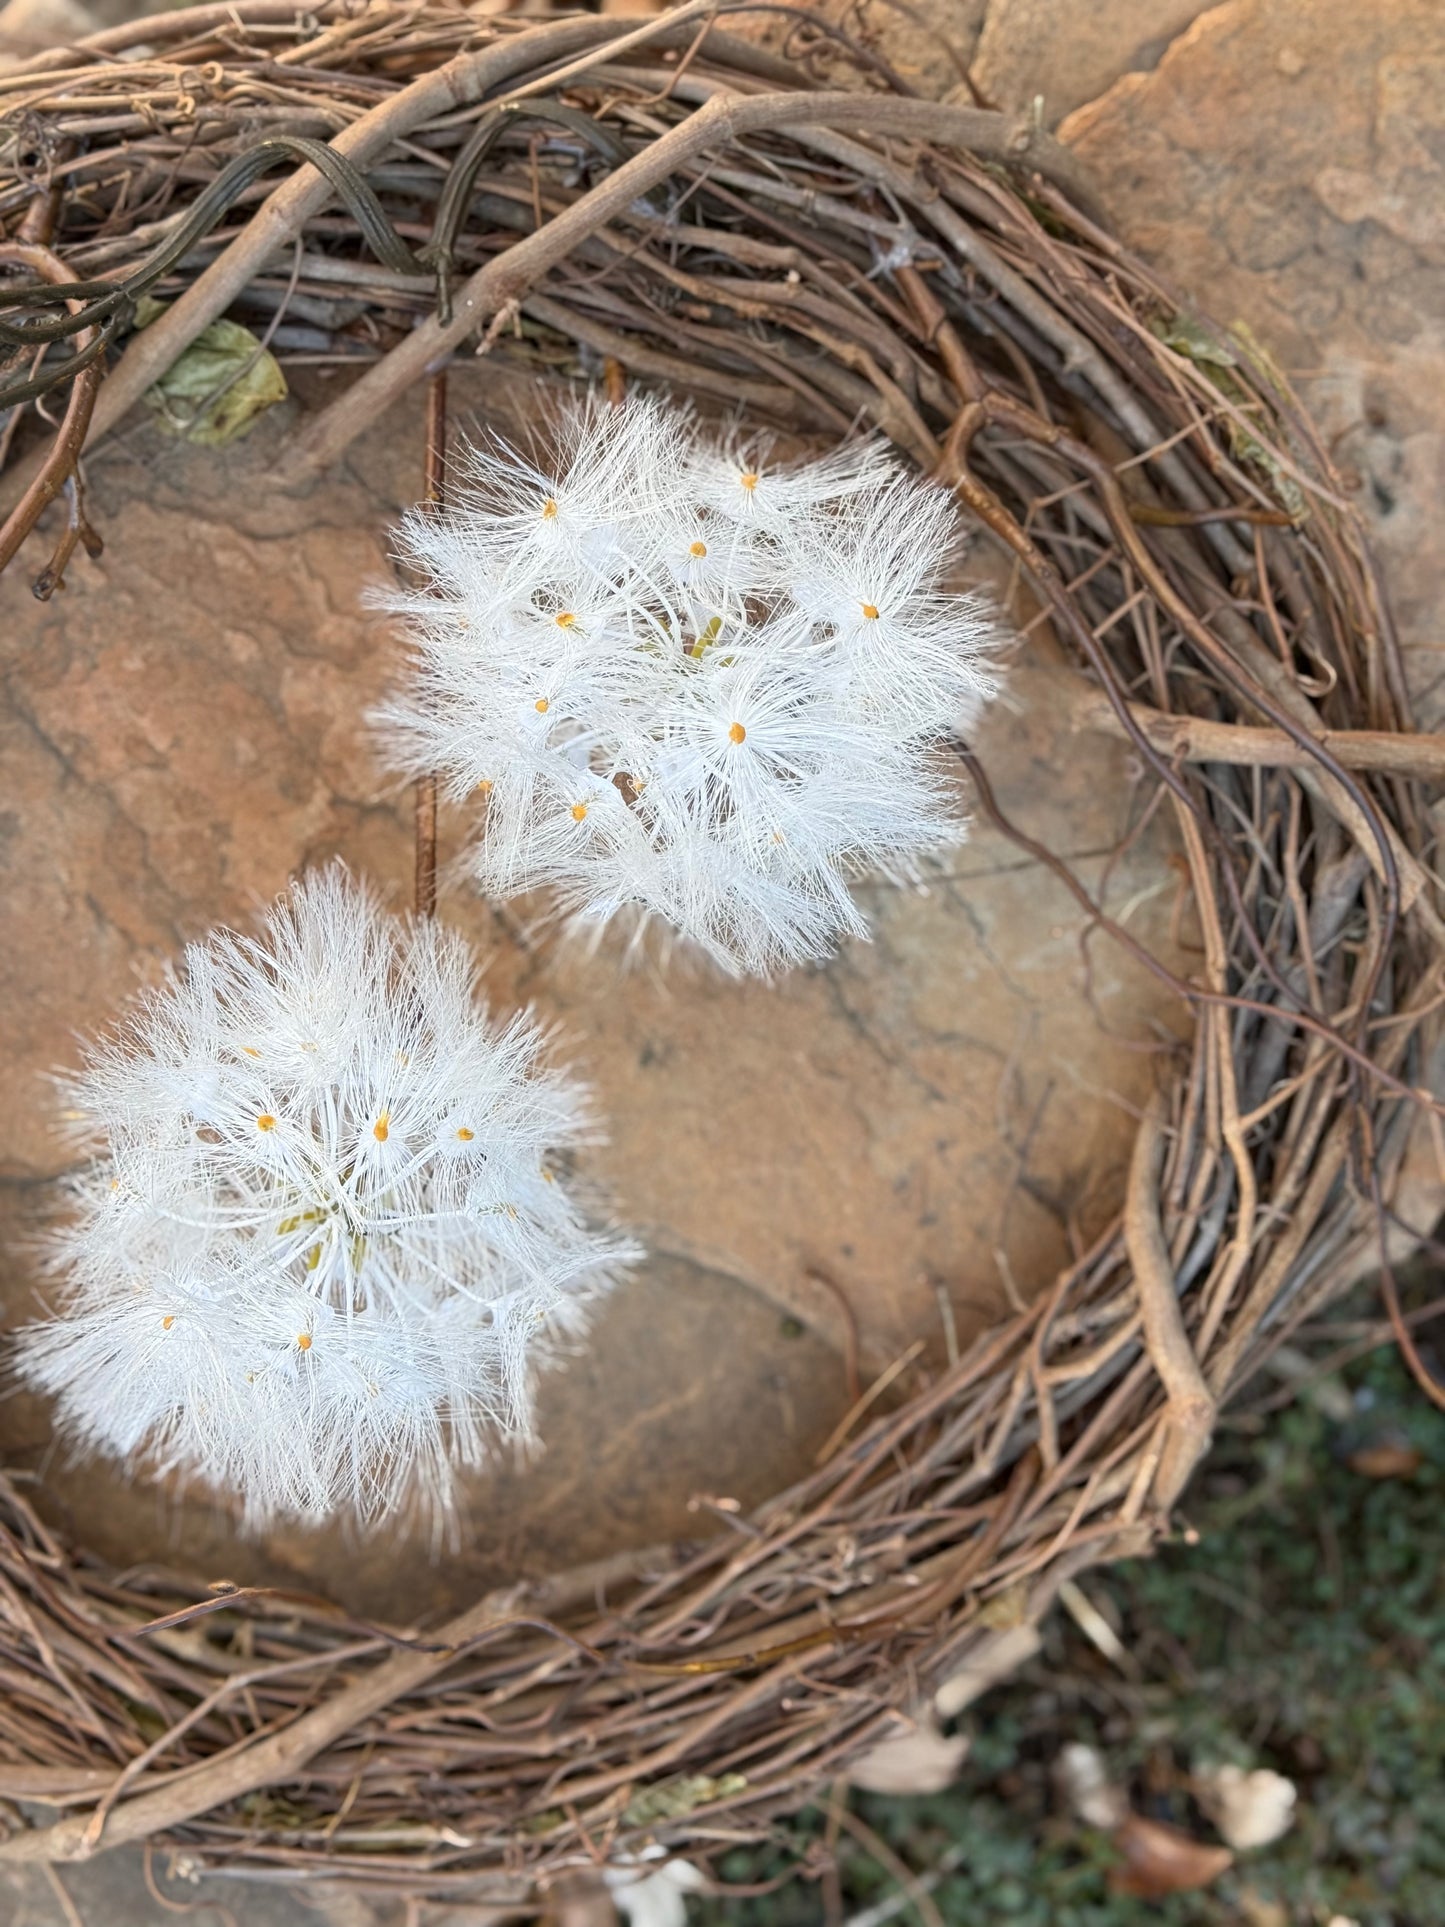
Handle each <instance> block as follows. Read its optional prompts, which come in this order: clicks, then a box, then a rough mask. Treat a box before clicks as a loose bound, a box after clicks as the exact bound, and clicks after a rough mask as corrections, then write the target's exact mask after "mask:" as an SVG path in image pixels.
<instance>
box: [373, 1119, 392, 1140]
mask: <svg viewBox="0 0 1445 1927" xmlns="http://www.w3.org/2000/svg"><path fill="white" fill-rule="evenodd" d="M371 1135H372V1136H373V1137H374V1138H375V1139H376V1141H377V1143H378V1144H385V1142H386V1140H387V1139H388V1138H389V1137H390V1136H391V1113H390V1111H383V1112H382V1114H381V1116H380V1117H379V1118H378V1119H377V1120H376V1122H375V1124H373V1125H372V1127H371Z"/></svg>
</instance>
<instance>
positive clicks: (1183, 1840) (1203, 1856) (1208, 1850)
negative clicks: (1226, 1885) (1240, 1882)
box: [1109, 1813, 1234, 1900]
mask: <svg viewBox="0 0 1445 1927" xmlns="http://www.w3.org/2000/svg"><path fill="white" fill-rule="evenodd" d="M1111 1838H1112V1840H1113V1843H1114V1845H1115V1847H1116V1848H1117V1849H1118V1851H1119V1853H1120V1855H1121V1856H1122V1858H1121V1859H1120V1861H1119V1864H1118V1865H1117V1866H1116V1867H1114V1868H1113V1869H1112V1871H1111V1872H1110V1875H1109V1885H1110V1887H1111V1888H1112V1889H1113V1891H1114V1892H1115V1893H1116V1894H1130V1895H1132V1896H1133V1897H1134V1898H1135V1899H1136V1900H1162V1899H1163V1898H1164V1897H1165V1895H1166V1894H1178V1893H1187V1892H1190V1891H1191V1890H1192V1889H1194V1888H1196V1887H1207V1886H1208V1885H1209V1884H1210V1882H1211V1881H1214V1880H1217V1879H1218V1878H1219V1876H1220V1875H1221V1874H1222V1873H1224V1872H1225V1871H1226V1870H1227V1869H1228V1868H1230V1867H1232V1866H1233V1865H1234V1855H1233V1854H1232V1853H1231V1852H1230V1850H1229V1848H1228V1847H1208V1846H1205V1845H1204V1843H1203V1842H1202V1841H1199V1840H1191V1839H1190V1837H1189V1835H1188V1834H1187V1833H1181V1832H1180V1831H1179V1829H1178V1828H1177V1827H1170V1826H1166V1825H1165V1824H1164V1822H1163V1821H1162V1820H1146V1819H1145V1818H1144V1816H1143V1815H1142V1814H1139V1813H1131V1814H1130V1815H1129V1816H1128V1817H1127V1818H1126V1819H1125V1821H1124V1822H1123V1824H1122V1825H1121V1826H1118V1827H1116V1828H1115V1829H1114V1832H1113V1834H1112V1835H1111Z"/></svg>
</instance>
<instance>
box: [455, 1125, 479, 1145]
mask: <svg viewBox="0 0 1445 1927" xmlns="http://www.w3.org/2000/svg"><path fill="white" fill-rule="evenodd" d="M457 1136H458V1137H459V1138H460V1139H461V1141H462V1143H463V1144H470V1143H471V1141H472V1139H473V1138H474V1137H475V1136H476V1132H475V1131H469V1130H468V1129H467V1127H466V1125H465V1124H459V1125H458V1126H457Z"/></svg>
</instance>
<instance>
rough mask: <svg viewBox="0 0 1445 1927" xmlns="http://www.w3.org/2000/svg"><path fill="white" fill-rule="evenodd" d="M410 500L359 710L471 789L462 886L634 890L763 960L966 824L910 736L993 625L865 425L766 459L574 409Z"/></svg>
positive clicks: (693, 428) (940, 531) (817, 938)
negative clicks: (402, 667)
mask: <svg viewBox="0 0 1445 1927" xmlns="http://www.w3.org/2000/svg"><path fill="white" fill-rule="evenodd" d="M458 493H459V505H458V506H457V507H455V508H454V509H453V510H452V511H451V513H449V514H447V515H445V516H440V517H439V516H436V515H435V514H434V513H431V512H426V511H419V512H417V513H416V514H415V515H413V516H412V517H410V518H409V519H408V521H407V523H406V527H405V535H404V544H405V550H406V554H407V556H408V559H409V560H410V561H411V562H412V563H414V564H415V565H417V566H418V567H419V568H421V569H422V570H423V571H424V572H425V574H426V575H427V577H428V579H429V582H430V585H431V586H430V590H429V592H428V593H425V594H405V595H395V594H393V595H389V596H386V597H384V598H381V606H383V607H385V608H388V609H390V610H391V611H392V612H393V613H398V614H401V615H403V616H405V617H406V618H408V621H409V625H410V632H411V635H412V638H413V641H414V643H415V659H414V663H413V666H412V671H411V674H410V678H409V682H408V685H407V687H406V688H405V689H404V690H403V691H402V692H401V694H399V695H398V696H397V697H396V698H395V699H394V700H393V701H392V702H391V703H390V704H389V705H388V706H387V707H386V708H385V709H384V710H383V711H382V712H381V714H380V717H379V722H380V724H381V727H382V731H383V735H384V739H385V743H386V748H387V752H388V754H389V757H390V760H391V761H392V763H393V764H394V766H395V767H397V768H398V769H399V770H403V771H406V772H408V773H410V774H420V773H422V772H425V771H429V770H437V771H439V772H440V774H441V777H442V780H443V782H444V784H445V785H446V787H447V789H448V790H449V791H450V793H451V795H452V796H453V797H454V798H457V799H463V798H467V797H472V798H477V799H480V798H483V797H484V798H485V817H484V827H483V830H482V833H481V835H480V837H479V839H478V841H477V843H476V846H475V849H474V851H473V854H472V867H473V872H474V875H475V877H476V880H477V882H478V884H479V885H480V886H481V888H482V889H483V890H485V891H487V892H488V893H489V894H492V895H496V896H510V895H513V894H516V893H519V892H522V891H528V890H533V889H537V888H539V887H540V888H546V889H549V890H551V891H552V892H553V894H554V896H555V899H556V900H557V902H558V905H559V907H560V908H561V909H562V910H563V911H564V912H567V913H570V914H571V915H572V916H574V917H576V918H580V919H588V920H592V921H606V920H608V919H610V918H611V917H612V916H614V915H615V914H617V913H618V912H620V911H622V910H624V909H627V908H628V907H634V908H637V909H640V910H642V911H644V912H646V913H649V914H652V915H655V916H657V917H660V918H662V919H663V920H665V921H666V922H667V923H670V924H671V925H672V926H673V927H674V928H676V929H677V930H678V931H680V932H681V933H682V934H683V935H684V936H685V937H688V938H690V939H692V940H693V941H695V942H697V943H698V944H700V945H701V946H702V947H703V948H704V949H705V950H706V951H707V952H708V953H709V954H710V955H711V956H712V957H714V958H715V959H716V960H717V961H718V962H719V963H721V964H722V965H723V966H724V967H725V968H727V969H730V970H732V971H740V972H755V973H759V974H766V973H768V972H769V971H771V970H774V969H777V968H779V967H785V966H788V965H791V964H795V963H799V962H803V961H806V960H810V959H816V958H820V957H824V956H827V955H828V954H829V953H830V952H831V951H832V949H833V948H834V946H835V945H836V943H837V941H838V939H839V938H840V937H841V936H843V935H845V934H852V935H859V936H862V935H866V934H867V926H866V924H865V923H864V921H863V919H862V917H861V915H860V914H859V912H858V910H857V909H856V907H855V906H854V904H853V901H852V898H851V896H850V893H849V889H848V879H849V878H850V877H851V876H855V875H857V874H859V873H861V872H864V871H867V870H871V869H881V870H884V871H885V872H889V873H892V874H895V875H896V874H900V873H903V874H907V873H911V872H912V871H913V870H914V868H915V866H916V864H917V861H918V859H919V858H920V857H921V856H922V855H924V854H925V853H927V852H928V851H930V850H936V849H939V848H942V847H945V846H947V845H949V844H952V843H956V842H957V841H958V840H959V839H960V838H961V837H962V835H963V825H962V823H961V822H960V820H959V818H958V816H957V812H956V809H955V807H954V804H953V799H952V796H951V794H950V788H949V785H948V784H947V782H946V781H945V780H944V778H943V777H942V776H941V775H940V774H939V772H938V770H937V768H936V767H935V766H934V764H933V762H932V761H931V759H930V757H929V754H928V752H929V750H930V748H931V747H932V746H934V745H935V744H937V743H938V742H939V741H941V740H942V739H943V738H945V737H946V736H947V735H948V734H949V732H950V731H955V730H966V729H967V728H968V727H969V725H970V724H971V723H972V722H973V721H974V720H975V718H976V717H977V714H978V712H979V710H980V709H981V707H982V706H983V704H984V703H985V702H986V701H987V699H988V698H989V696H990V695H991V694H992V691H993V680H992V677H991V674H990V670H989V657H990V655H991V653H992V651H993V649H994V647H995V643H996V635H995V630H994V625H993V621H992V618H991V615H990V613H989V611H988V609H987V608H986V606H985V605H984V604H983V603H982V602H981V601H980V600H979V599H978V598H976V597H972V596H967V595H953V594H946V593H944V591H943V589H942V587H941V584H942V582H943V580H944V578H945V576H946V574H947V571H948V568H949V565H950V562H951V560H952V558H953V556H954V553H955V551H956V548H957V544H958V533H959V524H958V517H957V513H956V510H955V508H954V505H953V502H952V499H951V497H950V496H949V495H948V493H947V492H946V491H945V490H943V489H941V488H938V487H935V486H932V485H931V484H929V483H926V482H922V481H919V480H917V479H915V478H913V477H911V476H909V475H907V474H906V473H905V472H904V471H903V470H902V469H901V468H900V467H899V466H898V465H897V464H896V463H893V462H891V461H889V460H888V459H886V458H885V457H884V456H883V455H882V454H881V453H880V451H879V449H878V447H877V445H875V444H863V445H858V446H854V447H849V448H844V449H840V450H837V451H835V452H834V453H833V454H831V455H828V456H826V457H824V458H822V459H821V460H815V461H810V462H803V463H798V464H794V465H785V464H779V463H775V462H773V461H772V460H771V459H770V458H769V454H768V450H767V447H766V445H764V444H752V445H749V444H745V443H736V442H735V443H730V444H725V445H719V444H717V443H715V442H712V441H709V440H708V439H707V438H706V437H705V436H704V435H703V434H702V433H701V431H700V429H699V428H698V426H697V424H696V423H695V422H694V421H693V420H692V419H691V417H689V416H688V415H686V414H685V413H681V412H673V411H669V410H667V409H666V408H664V407H663V406H662V405H661V404H660V403H658V402H655V401H650V400H646V399H640V398H634V399H632V400H630V401H629V402H627V403H626V404H625V405H624V406H622V407H620V408H615V409H614V408H609V407H606V406H602V405H598V404H596V403H592V402H587V403H582V404H580V405H577V406H574V407H573V408H571V409H570V411H569V412H568V413H566V414H565V415H564V417H563V419H562V421H561V423H560V426H559V432H558V435H557V437H556V447H555V450H554V451H553V453H552V454H551V455H549V456H548V457H546V458H542V457H538V458H536V459H535V460H529V459H528V458H526V457H524V456H522V455H520V454H518V453H517V452H516V451H514V450H512V449H511V448H509V447H507V446H506V445H505V444H504V443H501V442H499V441H492V442H489V443H487V444H485V445H484V446H482V447H479V448H476V449H473V450H471V451H470V453H469V456H468V458H467V463H466V473H465V477H464V481H463V485H462V487H461V489H460V490H459V492H458Z"/></svg>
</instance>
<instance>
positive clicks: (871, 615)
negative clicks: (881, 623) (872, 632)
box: [863, 602, 878, 622]
mask: <svg viewBox="0 0 1445 1927" xmlns="http://www.w3.org/2000/svg"><path fill="white" fill-rule="evenodd" d="M863 613H864V615H865V616H866V617H867V618H868V620H869V621H870V622H876V621H877V620H878V611H877V609H876V608H875V607H874V605H873V604H872V603H871V602H865V603H864V604H863Z"/></svg>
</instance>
